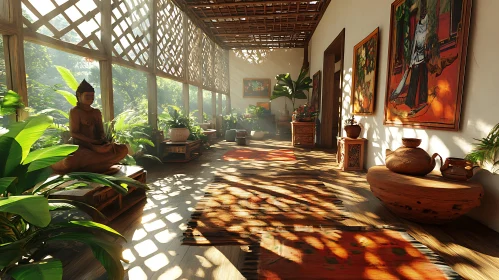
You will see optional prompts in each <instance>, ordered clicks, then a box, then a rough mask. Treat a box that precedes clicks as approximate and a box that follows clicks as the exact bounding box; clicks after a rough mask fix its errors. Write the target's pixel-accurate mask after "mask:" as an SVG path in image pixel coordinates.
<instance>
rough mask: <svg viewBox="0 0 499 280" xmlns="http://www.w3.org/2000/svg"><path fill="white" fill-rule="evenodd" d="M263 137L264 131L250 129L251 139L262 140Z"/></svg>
mask: <svg viewBox="0 0 499 280" xmlns="http://www.w3.org/2000/svg"><path fill="white" fill-rule="evenodd" d="M263 137H265V131H260V130H258V131H254V130H252V131H251V139H255V140H262V139H263Z"/></svg>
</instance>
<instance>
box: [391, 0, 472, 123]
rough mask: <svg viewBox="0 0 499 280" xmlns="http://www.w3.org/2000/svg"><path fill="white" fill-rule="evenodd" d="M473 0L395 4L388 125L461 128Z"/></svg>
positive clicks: (413, 0) (400, 1)
mask: <svg viewBox="0 0 499 280" xmlns="http://www.w3.org/2000/svg"><path fill="white" fill-rule="evenodd" d="M470 11H471V0H396V1H395V2H394V3H392V8H391V24H390V39H389V57H388V78H387V87H386V88H387V92H386V100H385V120H384V123H385V124H386V125H402V126H411V127H420V128H431V129H445V130H458V129H459V121H460V116H461V103H462V94H463V85H464V71H465V65H466V53H467V45H468V34H469V22H470Z"/></svg>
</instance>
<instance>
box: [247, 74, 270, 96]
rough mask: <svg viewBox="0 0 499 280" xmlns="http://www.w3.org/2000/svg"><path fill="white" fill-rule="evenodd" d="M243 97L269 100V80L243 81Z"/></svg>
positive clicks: (251, 79) (249, 79) (248, 79)
mask: <svg viewBox="0 0 499 280" xmlns="http://www.w3.org/2000/svg"><path fill="white" fill-rule="evenodd" d="M243 97H259V98H270V79H255V78H245V79H243Z"/></svg>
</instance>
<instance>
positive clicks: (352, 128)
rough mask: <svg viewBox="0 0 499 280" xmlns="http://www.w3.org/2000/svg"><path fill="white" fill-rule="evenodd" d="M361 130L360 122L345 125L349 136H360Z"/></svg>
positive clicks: (354, 137)
mask: <svg viewBox="0 0 499 280" xmlns="http://www.w3.org/2000/svg"><path fill="white" fill-rule="evenodd" d="M360 131H361V129H360V125H358V124H350V125H345V132H346V133H347V137H348V138H353V139H356V138H358V137H359V135H360Z"/></svg>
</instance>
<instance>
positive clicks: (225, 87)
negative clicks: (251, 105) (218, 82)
mask: <svg viewBox="0 0 499 280" xmlns="http://www.w3.org/2000/svg"><path fill="white" fill-rule="evenodd" d="M221 75H222V88H221V91H222V92H223V93H226V94H229V91H230V80H229V78H230V77H229V51H228V50H223V54H222V73H221Z"/></svg>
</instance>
